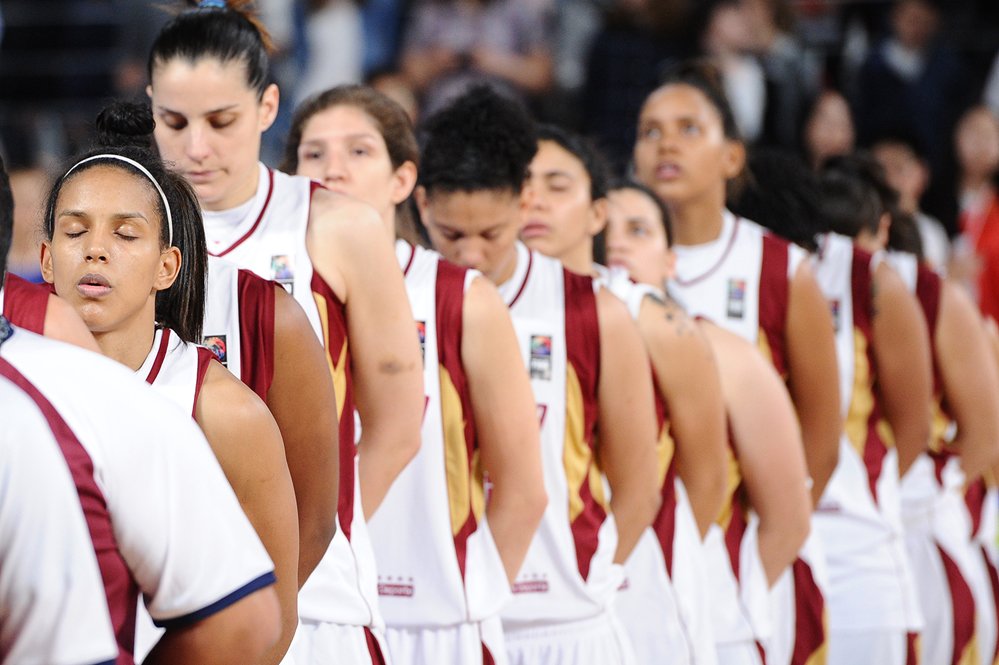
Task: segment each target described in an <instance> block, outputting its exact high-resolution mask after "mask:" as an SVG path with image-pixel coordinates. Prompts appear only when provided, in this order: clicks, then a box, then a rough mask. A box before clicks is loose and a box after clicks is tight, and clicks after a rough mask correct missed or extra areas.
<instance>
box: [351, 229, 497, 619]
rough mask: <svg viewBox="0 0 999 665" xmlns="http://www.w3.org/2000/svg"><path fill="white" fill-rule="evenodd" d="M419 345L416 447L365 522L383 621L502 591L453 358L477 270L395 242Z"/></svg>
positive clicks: (469, 605) (479, 612)
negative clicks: (421, 406)
mask: <svg viewBox="0 0 999 665" xmlns="http://www.w3.org/2000/svg"><path fill="white" fill-rule="evenodd" d="M396 255H397V257H398V259H399V265H400V267H402V269H403V272H404V273H405V277H406V291H407V294H408V295H409V302H410V305H411V306H412V309H413V316H414V318H415V319H416V329H417V334H418V335H419V338H420V347H421V349H422V351H423V366H424V377H423V378H424V386H425V390H426V404H425V410H424V416H423V427H422V430H421V444H420V450H419V452H418V453H417V454H416V457H414V458H413V460H412V461H411V462H410V463H409V465H408V466H406V468H405V469H404V470H403V472H402V473H401V474H399V477H398V478H396V480H395V482H394V483H393V484H392V487H391V489H389V492H388V494H387V495H386V497H385V499H384V501H383V502H382V505H381V506H379V508H378V512H377V513H375V515H374V516H373V517H372V519H371V520H370V522H369V523H368V529H369V531H370V533H371V541H372V545H373V548H374V551H375V557H376V559H377V563H378V592H379V596H380V598H379V604H380V609H381V611H382V614H383V616H384V617H385V622H386V624H387V625H389V626H391V627H405V626H452V625H455V624H460V623H464V622H479V621H482V620H484V619H487V618H489V617H492V616H495V615H496V614H497V613H498V612H499V609H500V607H501V606H502V604H503V603H504V602H505V601H506V600H507V599H508V598H509V594H510V590H509V585H508V583H507V581H506V572H505V570H504V568H503V562H502V560H501V559H500V557H499V552H498V551H497V549H496V545H495V544H494V542H493V539H492V535H491V534H490V532H489V527H488V524H487V523H486V522H485V521H484V510H485V491H484V487H483V473H482V467H481V464H480V461H479V448H478V443H477V440H476V431H475V419H474V414H473V411H472V402H471V397H470V395H469V391H468V380H467V378H466V376H465V372H464V369H463V367H462V362H461V340H462V307H463V304H464V298H465V289H466V288H467V286H468V284H470V283H471V281H472V280H473V279H475V278H476V277H477V276H478V273H477V272H475V271H472V270H466V269H464V268H459V267H457V266H455V265H453V264H451V263H448V262H447V261H444V259H443V258H442V257H441V256H440V255H439V254H437V253H436V252H433V251H430V250H426V249H423V248H422V247H413V246H412V245H410V244H408V243H406V242H405V241H403V240H398V241H396Z"/></svg>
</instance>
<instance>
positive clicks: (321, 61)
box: [295, 0, 364, 105]
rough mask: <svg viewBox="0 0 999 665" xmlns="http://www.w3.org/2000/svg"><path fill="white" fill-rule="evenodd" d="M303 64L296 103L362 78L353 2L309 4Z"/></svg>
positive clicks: (361, 40) (324, 0)
mask: <svg viewBox="0 0 999 665" xmlns="http://www.w3.org/2000/svg"><path fill="white" fill-rule="evenodd" d="M305 5H306V15H305V34H304V38H305V47H306V53H307V57H306V64H305V68H304V70H303V71H302V73H301V77H300V78H299V80H298V84H297V85H296V86H295V100H296V101H295V103H296V105H297V104H300V103H301V102H302V101H303V100H304V99H307V98H308V97H311V96H312V95H315V94H317V93H320V92H322V91H323V90H328V89H329V88H332V87H334V86H337V85H342V84H345V83H360V82H361V79H362V77H363V58H364V33H363V28H362V24H361V12H360V10H359V9H358V7H357V3H355V2H354V0H308V1H307V2H306V3H305Z"/></svg>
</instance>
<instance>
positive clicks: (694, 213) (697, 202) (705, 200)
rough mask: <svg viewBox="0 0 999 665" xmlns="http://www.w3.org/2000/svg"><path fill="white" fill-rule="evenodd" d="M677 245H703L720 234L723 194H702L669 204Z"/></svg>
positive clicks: (722, 221)
mask: <svg viewBox="0 0 999 665" xmlns="http://www.w3.org/2000/svg"><path fill="white" fill-rule="evenodd" d="M669 211H670V217H672V221H673V233H674V234H675V235H676V244H677V245H686V246H691V245H704V244H707V243H709V242H713V241H715V240H717V239H718V237H719V236H720V235H721V232H722V227H723V225H724V216H723V213H724V211H725V195H724V188H723V189H722V193H721V196H718V195H711V196H703V197H700V198H697V199H693V200H691V201H686V202H684V203H670V204H669Z"/></svg>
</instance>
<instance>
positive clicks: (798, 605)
mask: <svg viewBox="0 0 999 665" xmlns="http://www.w3.org/2000/svg"><path fill="white" fill-rule="evenodd" d="M674 249H675V251H676V256H677V265H676V268H677V277H676V279H675V280H674V281H673V284H672V286H673V290H672V292H673V293H674V294H676V295H677V297H678V298H679V299H680V300H681V302H682V303H683V304H684V305H685V306H686V308H687V311H688V313H689V314H690V315H691V316H700V317H703V318H705V319H708V320H709V321H712V322H713V323H715V324H717V325H719V326H721V327H722V328H725V329H726V330H728V331H730V332H733V333H735V334H737V335H739V336H740V337H742V338H743V339H745V340H747V341H748V342H751V343H753V344H756V345H757V346H758V347H759V348H760V350H761V351H762V352H763V354H764V356H766V357H767V359H768V360H770V361H771V362H772V363H773V366H774V368H775V369H776V370H777V372H778V373H779V374H780V375H781V376H782V377H784V378H785V379H786V378H787V374H788V361H787V353H786V339H785V327H786V321H787V310H788V306H789V304H790V286H791V284H790V282H791V278H792V277H793V276H794V274H795V273H796V271H797V270H798V267H799V266H800V265H801V262H802V261H803V260H804V259H805V256H806V254H805V251H804V250H803V249H801V248H799V247H797V246H794V245H791V244H790V243H788V242H787V241H786V240H783V239H781V238H778V237H777V236H775V235H773V234H771V233H769V232H768V231H766V230H765V229H764V228H763V227H761V226H760V225H759V224H756V223H755V222H751V221H749V220H746V219H742V218H736V217H735V215H733V214H732V213H731V212H730V211H728V210H725V211H724V212H723V215H722V230H721V233H720V234H719V236H718V238H717V239H715V240H713V241H711V242H708V243H704V244H702V245H697V246H679V245H678V246H676V247H675V248H674ZM729 540H731V539H729ZM730 547H731V545H730ZM817 547H818V545H817V543H816V542H815V540H814V538H813V537H810V538H809V540H807V541H806V542H805V546H804V547H803V549H802V551H801V556H799V558H798V559H797V560H796V561H795V562H794V564H792V569H791V571H790V579H793V584H794V607H793V612H794V617H795V619H794V620H795V629H794V634H795V645H794V646H793V648H791V659H790V662H791V663H792V665H803V664H804V663H807V662H808V661H809V660H810V659H811V658H812V656H813V655H815V654H818V653H820V652H821V650H822V649H823V648H824V645H825V626H824V619H823V617H824V614H825V601H824V600H823V598H822V591H821V588H820V586H819V584H818V578H819V577H820V573H819V572H818V571H817V570H816V568H817V567H818V568H821V566H822V565H823V564H822V562H821V560H820V558H821V554H819V553H818V552H817V551H815V550H816V549H817ZM802 557H807V561H806V560H805V558H802Z"/></svg>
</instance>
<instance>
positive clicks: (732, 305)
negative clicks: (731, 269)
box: [726, 279, 746, 319]
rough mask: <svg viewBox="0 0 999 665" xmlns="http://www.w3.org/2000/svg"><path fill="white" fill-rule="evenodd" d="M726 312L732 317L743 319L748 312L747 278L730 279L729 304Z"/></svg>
mask: <svg viewBox="0 0 999 665" xmlns="http://www.w3.org/2000/svg"><path fill="white" fill-rule="evenodd" d="M726 314H727V315H728V318H730V319H741V318H743V317H744V316H745V314H746V280H744V279H730V280H728V306H727V308H726Z"/></svg>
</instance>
